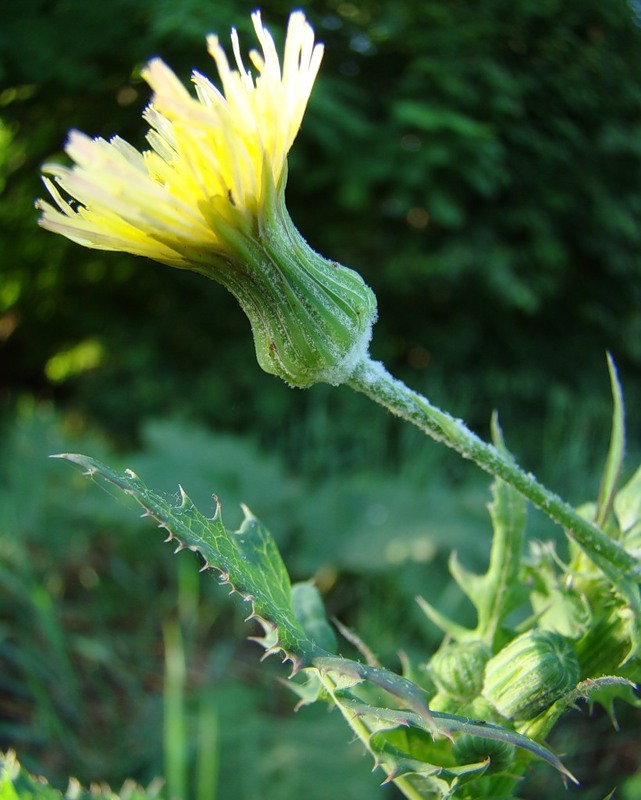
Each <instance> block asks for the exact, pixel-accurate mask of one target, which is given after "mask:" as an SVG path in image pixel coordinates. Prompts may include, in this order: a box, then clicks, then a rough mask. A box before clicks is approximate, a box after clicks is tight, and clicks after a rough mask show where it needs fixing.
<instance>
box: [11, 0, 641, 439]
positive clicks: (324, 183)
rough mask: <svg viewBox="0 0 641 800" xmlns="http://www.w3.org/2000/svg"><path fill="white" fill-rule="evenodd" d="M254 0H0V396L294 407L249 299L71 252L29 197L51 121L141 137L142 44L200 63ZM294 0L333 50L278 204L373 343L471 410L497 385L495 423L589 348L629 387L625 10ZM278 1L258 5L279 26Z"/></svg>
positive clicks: (559, 395) (589, 3) (132, 404)
mask: <svg viewBox="0 0 641 800" xmlns="http://www.w3.org/2000/svg"><path fill="white" fill-rule="evenodd" d="M252 7H253V4H249V3H244V2H240V0H237V1H234V0H225V2H216V3H214V2H211V1H210V0H185V1H184V2H181V3H175V2H168V1H167V0H117V1H116V2H114V3H110V4H109V6H108V7H107V6H104V5H100V4H94V3H85V2H84V0H65V2H51V1H50V0H29V2H24V3H20V4H9V5H8V7H7V8H6V9H5V10H4V11H3V25H2V30H1V31H0V81H1V86H2V90H1V92H0V184H1V186H2V194H1V196H0V252H1V253H2V256H1V258H2V265H1V270H2V281H1V283H0V357H1V358H2V361H3V369H2V377H1V381H2V386H1V388H0V391H1V392H2V394H1V395H0V397H2V398H3V399H4V400H5V401H8V400H9V401H10V400H11V399H12V398H14V397H15V396H16V395H17V394H19V393H21V392H23V391H25V390H26V391H29V392H35V393H37V394H39V395H45V396H51V397H55V398H57V399H61V400H64V401H65V402H67V403H70V404H72V405H73V406H75V407H77V408H82V409H84V411H85V412H88V413H90V414H91V415H92V416H94V417H95V418H96V419H99V420H100V421H101V422H102V424H104V425H106V426H108V427H109V428H110V429H111V431H112V432H113V433H116V434H120V435H122V436H125V437H128V436H131V435H132V434H134V433H135V432H136V431H137V429H138V425H139V422H140V420H141V419H143V418H144V417H145V416H147V415H148V414H150V413H152V414H158V413H161V414H165V413H166V412H167V411H168V410H171V411H181V412H185V411H188V412H189V413H190V414H192V415H195V416H196V417H198V418H201V419H205V420H207V421H209V422H213V423H215V424H217V425H224V426H225V427H226V428H234V429H236V430H243V429H244V428H246V427H248V426H251V427H256V426H258V427H261V426H262V430H263V431H264V432H265V435H266V436H268V437H269V436H270V434H271V430H272V427H273V422H272V420H273V413H274V409H279V410H280V412H281V413H282V414H283V415H284V416H285V415H286V416H287V417H288V418H289V417H290V416H294V417H295V416H296V414H297V409H298V408H300V406H301V403H304V402H306V401H305V400H303V401H301V399H300V395H299V393H292V392H289V391H287V390H286V388H285V387H283V386H280V385H279V384H278V382H277V381H274V380H273V379H271V378H267V377H266V376H262V375H258V374H257V373H258V370H257V368H256V366H255V361H254V356H253V353H252V349H251V342H250V337H249V336H248V326H247V323H246V320H245V319H244V318H243V316H242V314H241V312H240V311H239V310H238V308H237V307H236V306H235V304H234V302H233V300H232V299H231V298H229V297H227V296H226V295H225V293H224V292H223V291H222V290H220V289H219V288H218V287H217V286H215V285H207V284H204V283H203V281H202V279H201V278H200V277H197V276H194V275H190V274H182V273H180V272H178V271H175V270H169V269H167V268H165V267H162V266H159V265H156V264H150V263H145V262H144V261H142V260H136V259H134V258H132V257H128V256H126V255H121V254H113V253H103V252H100V251H88V250H83V249H82V248H79V247H77V246H76V245H72V244H71V243H69V242H66V241H64V240H62V239H61V238H60V237H55V236H52V235H51V234H48V233H46V232H44V231H41V230H39V229H38V228H36V226H35V218H36V214H35V212H34V211H33V208H32V203H33V200H34V198H35V197H37V196H38V195H39V194H41V192H42V189H41V188H39V186H38V168H39V165H40V164H41V163H42V162H43V161H44V160H46V159H47V158H58V157H59V155H58V154H59V151H60V149H61V147H62V144H63V142H64V140H65V137H66V132H67V130H68V129H69V128H70V127H77V128H80V129H82V130H85V131H87V132H88V133H90V134H93V135H102V136H111V135H113V134H115V133H118V134H120V135H122V136H124V137H125V138H128V139H130V140H131V141H132V142H133V143H134V144H136V145H138V146H144V139H143V136H144V126H143V124H142V121H141V119H140V113H139V112H140V111H141V109H142V107H143V106H144V104H145V103H146V102H147V100H148V91H147V88H146V86H145V85H144V84H143V83H142V81H141V80H140V78H139V69H140V67H141V65H142V64H143V63H144V62H145V60H146V59H147V58H148V57H150V56H151V55H155V54H160V55H162V57H163V58H164V59H165V60H166V61H167V62H168V63H170V64H171V65H172V66H173V67H174V68H175V69H176V70H177V71H178V72H179V73H180V74H181V75H182V76H183V77H185V79H187V77H188V74H189V71H190V69H191V68H192V67H197V68H199V69H201V70H204V71H205V72H208V73H209V74H212V75H213V73H214V69H213V64H212V63H211V60H210V59H209V58H208V56H207V54H206V51H205V47H204V35H205V33H206V32H208V31H211V30H216V31H218V32H220V33H221V34H222V35H223V36H224V35H225V34H226V31H227V30H228V29H229V27H230V26H231V25H232V24H233V25H237V26H238V28H239V30H240V33H241V37H242V40H243V42H244V43H245V45H246V46H247V47H249V46H251V45H252V44H253V37H252V36H251V33H250V23H249V14H248V12H249V11H250V10H251V8H252ZM304 7H305V10H306V12H307V13H308V15H309V16H310V18H311V20H312V22H313V24H314V25H315V27H316V30H317V32H318V36H319V38H320V39H322V40H323V41H324V42H325V44H326V55H325V62H324V65H323V69H322V71H321V76H320V78H319V81H318V84H317V87H316V89H315V91H314V94H313V96H312V100H311V105H310V108H309V113H308V115H307V117H306V120H305V122H304V125H303V130H302V132H301V134H300V137H299V140H298V142H297V143H296V145H295V147H294V150H293V153H292V157H291V169H290V182H289V189H288V202H289V207H290V210H291V212H292V214H293V216H294V219H295V220H296V221H297V223H298V224H299V226H300V228H301V230H302V231H303V233H304V234H305V235H306V236H307V237H308V238H309V240H310V242H311V243H312V245H313V246H315V247H316V248H317V249H319V250H320V251H321V252H323V253H324V254H325V255H328V256H331V257H334V258H337V259H338V260H340V261H342V262H343V263H346V264H347V265H348V266H352V267H354V268H356V269H359V270H360V271H362V273H363V274H364V275H365V277H366V279H367V280H368V281H369V282H370V283H371V285H372V286H373V288H374V289H375V291H376V293H377V295H378V297H379V303H380V308H381V313H380V321H379V323H378V324H377V328H376V330H375V336H374V346H373V348H374V354H375V355H377V356H382V357H383V358H384V359H385V360H386V362H387V363H388V364H389V366H390V367H391V368H392V369H395V370H396V371H398V372H400V373H402V375H403V377H406V378H408V379H409V380H410V381H411V382H412V383H413V384H415V385H418V386H419V388H424V389H426V390H427V393H428V394H429V395H432V396H433V394H434V391H435V389H434V387H436V392H437V393H438V391H439V389H440V388H444V389H445V392H446V395H447V397H448V398H451V399H453V401H454V403H456V404H457V405H459V406H462V409H456V410H457V411H458V410H462V411H467V412H469V415H468V419H469V420H470V421H471V422H472V423H473V424H476V425H483V424H485V423H486V420H487V419H488V418H489V413H490V410H491V409H492V407H495V406H496V407H498V408H500V409H501V411H502V414H503V417H504V424H505V426H506V430H508V431H509V430H510V423H514V424H515V425H517V424H519V423H520V422H521V421H522V419H523V418H524V417H525V416H527V417H528V418H530V419H532V420H533V421H534V422H535V423H539V422H540V421H541V420H542V419H543V418H544V416H545V414H546V413H549V412H550V410H552V411H554V410H558V407H562V406H566V407H567V406H568V405H570V407H571V408H573V407H574V406H575V404H576V402H577V398H586V397H587V396H588V395H592V394H594V388H595V386H599V385H601V384H602V382H603V370H602V363H603V352H604V350H605V349H609V350H610V351H611V352H612V354H613V356H614V358H615V361H616V362H617V364H618V366H619V369H620V371H621V374H622V379H623V382H624V385H626V389H627V392H628V397H629V398H630V399H632V400H637V399H638V398H639V396H640V392H641V388H640V387H639V382H638V381H636V382H635V380H634V379H635V378H636V377H637V376H638V374H639V368H640V367H641V346H640V344H639V343H640V342H641V281H640V280H639V278H640V277H641V258H640V256H639V253H640V252H641V225H639V219H640V218H641V28H639V26H637V25H635V24H634V20H633V12H632V11H631V9H630V8H629V6H628V4H627V3H626V2H625V0H613V2H610V3H606V4H604V3H600V2H597V0H586V2H583V3H581V4H580V5H579V6H577V5H576V4H575V5H571V4H567V3H562V2H559V1H558V0H543V1H542V0H519V1H518V2H512V1H510V2H507V1H506V0H488V2H484V3H483V4H481V5H478V4H476V5H471V4H469V3H464V2H448V3H444V2H442V0H430V1H429V2H424V3H420V4H417V3H413V2H409V0H401V2H395V3H381V2H379V1H378V0H362V1H361V2H345V1H344V0H322V2H321V0H317V2H310V3H305V4H304ZM289 8H290V7H289V4H288V3H284V2H281V1H280V0H277V1H275V0H271V2H268V3H266V5H265V7H264V9H263V10H264V17H265V19H266V21H267V23H268V24H269V25H270V26H271V27H272V28H273V29H274V31H275V33H276V35H277V36H278V35H279V34H280V33H281V31H282V25H283V24H284V21H285V19H286V16H287V14H288V11H289ZM241 365H242V366H241ZM595 376H596V377H595ZM116 387H118V388H116ZM604 408H605V406H604V405H602V406H601V410H603V409H604ZM631 424H632V426H635V425H636V426H637V427H636V428H634V427H633V429H632V431H631V432H632V433H635V431H638V430H639V423H638V421H635V420H631ZM526 438H527V437H526ZM537 443H538V442H537V438H536V436H533V445H536V444H537Z"/></svg>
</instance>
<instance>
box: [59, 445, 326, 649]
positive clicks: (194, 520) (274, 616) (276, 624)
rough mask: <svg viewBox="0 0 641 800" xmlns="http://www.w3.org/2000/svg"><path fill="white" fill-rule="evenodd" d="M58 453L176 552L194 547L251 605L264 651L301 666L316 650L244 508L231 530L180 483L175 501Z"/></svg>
mask: <svg viewBox="0 0 641 800" xmlns="http://www.w3.org/2000/svg"><path fill="white" fill-rule="evenodd" d="M58 457H59V458H65V459H67V460H68V461H72V462H73V463H75V464H79V465H80V466H81V467H84V469H85V470H86V471H87V474H88V475H90V476H94V475H98V476H100V477H101V478H103V479H104V480H106V481H108V482H109V483H111V484H113V485H114V486H117V487H118V488H119V489H121V490H122V491H123V492H124V493H125V494H128V495H130V496H132V497H134V498H135V499H136V500H137V501H138V502H139V503H140V505H141V506H142V507H143V508H144V509H145V512H146V514H147V515H148V516H150V517H152V518H153V519H155V520H156V521H157V522H158V525H159V527H161V528H163V529H164V530H166V531H167V534H168V535H167V540H168V541H172V540H175V541H176V542H177V543H178V547H177V550H176V552H178V551H180V550H182V549H189V550H193V551H195V552H197V553H199V554H200V556H201V557H202V559H203V561H204V564H205V565H204V567H203V569H207V568H214V569H217V570H218V571H219V572H220V573H221V581H222V582H223V583H225V584H229V585H230V586H231V587H232V589H233V590H234V591H236V592H238V593H239V594H240V595H241V596H242V597H244V598H245V599H246V600H248V601H249V602H251V603H252V608H253V611H252V616H253V617H255V618H256V619H258V620H259V621H260V622H261V624H262V626H263V628H264V631H265V635H264V637H261V638H259V639H257V641H259V642H260V643H261V644H262V645H263V646H264V647H265V648H266V650H267V653H271V652H274V651H277V650H280V649H282V650H283V651H284V652H285V653H286V654H287V656H288V657H290V658H291V659H292V660H293V661H294V662H295V663H296V664H302V663H305V662H306V661H307V660H308V659H309V658H310V657H311V655H312V654H314V653H318V652H321V651H320V649H319V648H318V647H317V645H315V643H314V642H313V641H312V640H311V639H309V638H308V636H307V635H306V633H305V631H304V630H303V628H302V626H301V624H300V622H299V621H298V619H297V618H296V615H295V613H294V610H293V607H292V592H291V585H290V581H289V575H288V574H287V570H286V569H285V565H284V564H283V561H282V559H281V557H280V553H279V552H278V548H277V547H276V543H275V542H274V540H273V538H272V536H271V535H270V533H269V531H268V530H267V529H266V528H265V526H264V525H263V524H262V523H261V522H260V521H259V520H258V519H256V517H254V516H253V514H251V512H250V511H249V510H248V509H247V508H245V507H243V510H244V512H245V519H244V520H243V523H242V525H241V527H240V529H239V530H238V531H236V532H234V533H230V532H229V531H228V530H227V529H226V528H225V526H224V525H223V521H222V516H221V512H220V505H219V504H217V507H216V513H215V515H214V517H213V518H211V519H208V518H206V517H204V516H203V515H202V514H201V513H200V511H199V510H198V509H197V508H196V507H195V505H194V504H193V503H192V501H191V500H190V499H189V497H188V496H187V495H186V494H185V492H184V491H183V490H182V487H181V488H180V501H179V502H178V504H173V503H171V502H170V501H168V500H167V499H166V498H164V497H162V496H161V495H159V494H156V493H155V492H153V491H151V490H150V489H148V488H147V487H146V486H145V484H144V483H143V482H142V481H141V480H140V478H138V476H137V475H135V474H134V473H133V472H131V471H130V470H127V471H126V472H125V474H124V475H120V474H118V473H116V472H115V471H114V470H112V469H110V468H109V467H107V466H105V465H104V464H101V463H100V462H99V461H96V460H95V459H93V458H89V457H87V456H82V455H77V454H69V453H65V454H62V455H60V456H58ZM322 652H324V651H322Z"/></svg>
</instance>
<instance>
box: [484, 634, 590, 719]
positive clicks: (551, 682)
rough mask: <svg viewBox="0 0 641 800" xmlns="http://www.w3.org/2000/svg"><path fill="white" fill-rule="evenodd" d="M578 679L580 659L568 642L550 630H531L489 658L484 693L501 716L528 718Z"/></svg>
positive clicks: (556, 698) (540, 710)
mask: <svg viewBox="0 0 641 800" xmlns="http://www.w3.org/2000/svg"><path fill="white" fill-rule="evenodd" d="M578 680H579V662H578V660H577V657H576V655H575V653H574V649H573V648H572V645H571V644H570V642H569V641H568V640H567V639H565V638H564V637H563V636H561V635H560V634H558V633H554V632H553V631H540V630H531V631H528V632H527V633H524V634H522V635H521V636H517V638H516V639H513V640H512V641H511V642H510V643H509V644H508V645H507V646H506V647H504V648H503V649H502V650H501V651H499V652H498V653H497V654H496V655H495V656H494V657H493V658H491V659H490V660H489V661H488V663H487V666H486V668H485V682H484V684H483V696H484V697H485V698H486V699H487V700H489V701H490V702H491V703H492V705H493V706H494V707H495V708H496V710H497V711H498V712H499V713H500V714H501V715H502V716H503V717H506V718H507V719H517V720H529V719H533V718H534V717H536V716H538V715H539V714H541V713H542V712H543V711H545V710H546V709H547V708H549V707H550V706H551V705H552V703H554V702H555V701H556V700H558V699H559V698H560V697H562V696H563V695H564V694H565V693H566V692H568V691H569V690H570V689H572V688H574V687H575V686H576V683H577V681H578Z"/></svg>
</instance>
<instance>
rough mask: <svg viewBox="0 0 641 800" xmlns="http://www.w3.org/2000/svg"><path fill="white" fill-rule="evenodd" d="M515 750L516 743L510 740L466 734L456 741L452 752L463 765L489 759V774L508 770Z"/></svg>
mask: <svg viewBox="0 0 641 800" xmlns="http://www.w3.org/2000/svg"><path fill="white" fill-rule="evenodd" d="M514 750H515V748H514V745H513V744H510V743H509V742H499V741H497V740H496V739H484V738H483V737H482V736H470V735H469V734H464V735H463V736H460V737H459V738H458V739H457V740H456V742H455V743H454V747H453V748H452V754H453V756H454V758H455V759H456V761H457V763H458V764H461V765H464V764H475V763H477V762H479V761H487V760H488V759H489V762H490V763H489V765H488V768H487V770H486V772H485V774H486V775H488V774H490V773H495V772H503V771H504V770H506V769H507V768H508V767H509V766H510V764H511V763H512V761H513V760H514Z"/></svg>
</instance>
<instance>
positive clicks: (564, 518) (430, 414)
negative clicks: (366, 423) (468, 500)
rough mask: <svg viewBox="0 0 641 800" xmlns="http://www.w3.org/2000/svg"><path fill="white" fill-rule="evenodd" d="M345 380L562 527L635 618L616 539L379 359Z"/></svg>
mask: <svg viewBox="0 0 641 800" xmlns="http://www.w3.org/2000/svg"><path fill="white" fill-rule="evenodd" d="M347 383H348V385H349V386H350V387H351V388H352V389H354V390H356V391H358V392H361V393H362V394H365V395H366V396H367V397H369V398H370V399H371V400H374V401H375V402H376V403H378V404H379V405H381V406H383V407H384V408H386V409H387V410H388V411H391V412H392V413H393V414H395V415H396V416H399V417H401V418H402V419H404V420H406V421H407V422H411V423H412V424H413V425H415V426H416V427H418V428H420V429H421V430H422V431H423V432H424V433H426V434H427V435H428V436H431V437H432V438H433V439H435V440H436V441H439V442H442V443H443V444H445V445H447V446H448V447H450V448H452V449H453V450H455V451H456V452H457V453H459V454H460V455H461V456H463V458H465V459H469V460H471V461H474V463H475V464H476V465H477V466H479V467H480V468H481V469H483V470H485V471H486V472H489V473H490V474H491V475H494V476H496V477H499V478H501V479H502V480H504V481H505V482H506V483H508V484H509V485H510V486H513V487H514V488H515V489H516V490H517V491H518V492H520V493H521V494H522V495H523V496H524V497H527V499H528V500H530V501H531V502H532V503H533V504H534V505H535V506H536V507H537V508H540V509H541V510H542V511H543V512H545V513H546V514H547V515H548V516H549V517H551V518H552V519H553V520H554V521H555V522H557V523H558V524H559V525H561V527H562V528H563V529H564V530H565V531H566V533H567V534H568V536H570V537H571V538H572V539H574V540H575V541H576V542H577V543H578V544H579V545H580V546H581V548H582V549H583V550H584V552H585V553H586V554H587V555H588V556H589V558H590V559H591V560H592V561H593V562H594V563H595V564H596V565H597V566H598V567H599V568H600V569H601V570H602V571H603V572H604V573H605V574H606V575H607V576H608V578H610V580H611V581H612V582H613V583H614V584H615V585H616V586H619V587H620V588H622V589H625V594H626V599H627V600H628V602H629V603H630V605H631V606H632V608H633V610H634V611H635V613H636V614H637V617H638V618H640V617H639V615H641V599H640V598H639V588H638V570H639V564H638V562H637V560H636V559H635V558H634V557H633V556H632V555H631V554H630V553H628V552H627V551H626V550H625V549H624V548H623V547H621V545H620V544H619V543H618V542H616V541H615V540H614V539H611V538H610V537H609V536H607V535H606V534H605V533H603V531H601V530H600V529H599V528H597V527H596V525H594V524H593V523H591V522H590V521H589V520H587V519H585V518H584V517H582V516H581V515H580V514H579V513H578V512H577V511H576V510H575V509H574V508H572V506H570V505H569V504H568V503H566V502H565V501H564V500H562V499H561V498H560V497H559V496H558V495H556V494H554V492H551V491H550V490H549V489H547V488H546V487H545V486H543V484H541V483H539V482H538V481H537V480H536V478H535V477H534V476H533V475H532V474H531V473H527V472H525V471H524V470H523V469H521V467H519V466H518V465H517V464H516V463H515V462H514V461H513V460H511V459H510V458H508V457H506V456H505V455H503V454H502V453H501V452H500V451H499V450H498V449H497V448H496V447H494V446H493V445H491V444H488V443H487V442H484V441H483V440H482V439H481V438H480V437H479V436H477V435H476V434H475V433H473V432H472V431H471V430H470V429H469V428H467V427H466V425H465V424H464V423H463V422H462V421H461V420H458V419H455V418H454V417H452V416H451V415H450V414H448V413H447V412H444V411H441V410H440V409H439V408H437V407H436V406H434V405H432V403H430V401H429V400H427V399H426V398H425V397H423V396H422V395H420V394H418V393H417V392H414V391H413V390H412V389H409V388H408V387H407V386H406V385H405V384H404V383H402V382H401V381H399V380H397V379H396V378H394V377H392V376H391V375H390V374H389V372H388V371H387V370H386V369H385V367H384V366H383V364H381V363H380V362H375V361H372V360H371V359H367V360H364V361H362V362H361V363H360V364H359V365H358V366H357V367H356V369H355V370H354V372H353V374H352V376H351V377H350V379H349V381H348V382H347Z"/></svg>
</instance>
